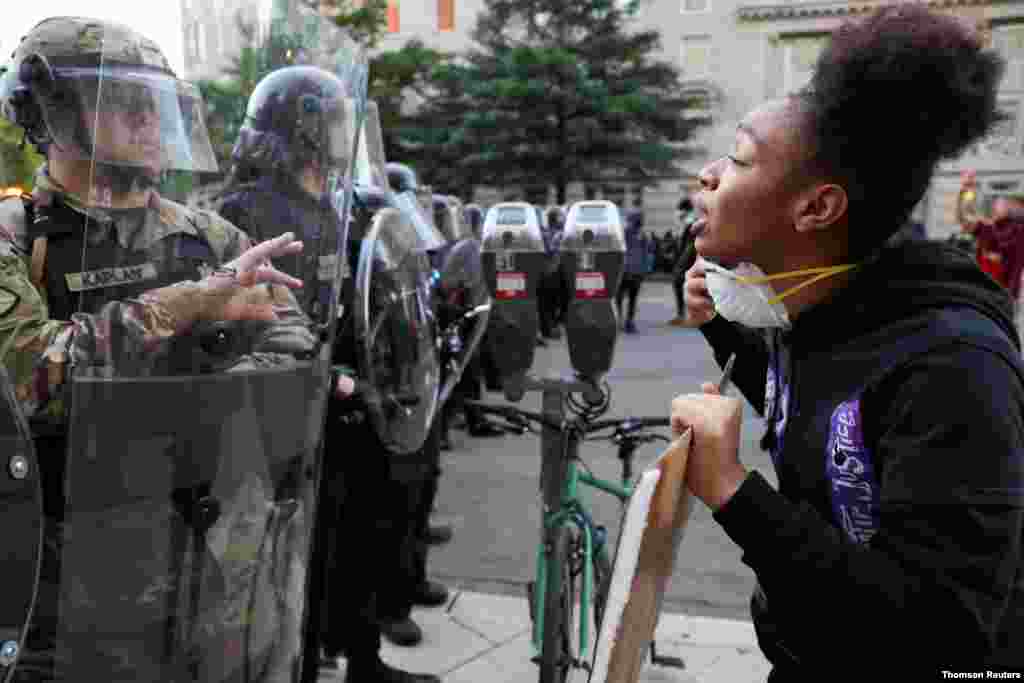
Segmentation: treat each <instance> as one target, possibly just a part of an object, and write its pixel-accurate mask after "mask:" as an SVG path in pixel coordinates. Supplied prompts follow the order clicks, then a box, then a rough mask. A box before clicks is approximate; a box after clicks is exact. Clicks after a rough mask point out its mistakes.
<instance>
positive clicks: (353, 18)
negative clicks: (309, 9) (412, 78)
mask: <svg viewBox="0 0 1024 683" xmlns="http://www.w3.org/2000/svg"><path fill="white" fill-rule="evenodd" d="M316 4H317V5H320V6H321V7H327V8H330V9H331V10H332V13H335V12H336V14H334V23H335V24H337V25H338V26H339V27H341V28H343V29H345V30H346V31H347V32H348V34H349V35H350V36H352V39H353V40H355V41H356V42H357V43H359V44H360V45H362V46H363V47H365V48H368V49H373V48H375V47H377V45H378V44H379V43H380V39H381V38H382V37H383V35H384V32H385V31H386V30H387V22H388V19H387V12H388V0H365V2H363V3H360V4H359V5H357V4H356V3H354V2H352V0H324V2H320V3H316Z"/></svg>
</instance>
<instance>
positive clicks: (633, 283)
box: [615, 273, 644, 323]
mask: <svg viewBox="0 0 1024 683" xmlns="http://www.w3.org/2000/svg"><path fill="white" fill-rule="evenodd" d="M643 283H644V278H643V276H642V275H630V274H628V273H627V274H625V275H623V276H622V285H621V286H619V291H618V293H617V294H616V296H615V307H616V308H617V309H618V310H619V317H620V318H621V317H622V300H623V298H628V301H627V302H626V306H627V313H626V322H629V323H631V322H633V320H634V319H635V318H636V300H637V299H638V298H639V297H640V286H641V285H643Z"/></svg>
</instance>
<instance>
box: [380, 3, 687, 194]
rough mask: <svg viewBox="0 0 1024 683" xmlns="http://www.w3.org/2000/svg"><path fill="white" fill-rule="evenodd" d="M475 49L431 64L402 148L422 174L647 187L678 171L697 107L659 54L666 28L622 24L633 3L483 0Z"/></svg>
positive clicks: (457, 181) (459, 188) (467, 180)
mask: <svg viewBox="0 0 1024 683" xmlns="http://www.w3.org/2000/svg"><path fill="white" fill-rule="evenodd" d="M486 4H487V8H486V10H485V11H484V12H483V13H482V14H481V15H480V17H479V19H478V23H477V26H476V28H475V30H474V31H473V34H472V35H473V39H474V41H475V43H476V46H475V47H474V49H473V50H471V51H470V52H469V53H468V54H466V55H463V56H462V57H461V59H459V60H458V61H457V62H455V61H453V62H452V63H448V64H443V65H441V66H440V68H435V69H433V71H432V78H431V80H430V82H429V83H428V85H429V86H430V87H431V88H432V90H433V96H431V97H428V98H427V99H426V101H425V102H424V105H423V106H422V107H421V108H420V110H419V111H418V112H417V113H416V115H415V116H413V117H411V119H409V120H408V122H407V123H406V124H405V125H404V126H403V127H402V130H401V135H400V139H399V142H400V145H399V147H400V150H401V152H402V153H404V154H406V155H407V156H409V157H411V159H410V160H415V161H416V162H417V169H418V170H419V172H420V174H421V176H422V177H423V178H424V179H425V180H426V182H428V183H431V184H434V185H436V186H438V187H440V188H443V189H446V190H447V191H452V192H455V193H458V194H464V193H465V192H464V188H465V187H467V186H471V185H474V184H489V185H496V186H509V185H522V186H528V185H533V186H535V185H537V184H547V185H553V186H554V187H555V188H556V191H557V193H558V196H559V201H560V202H561V201H564V200H565V191H566V186H567V185H568V184H569V183H570V182H572V181H574V180H586V181H588V182H602V181H604V182H607V181H614V180H622V181H628V182H630V183H640V184H649V183H653V182H655V181H656V180H657V178H659V177H661V176H664V175H671V174H674V173H675V172H676V168H675V161H677V160H678V159H679V158H680V152H679V149H678V147H677V146H676V144H677V143H679V142H681V141H683V140H685V139H686V138H687V137H688V136H689V135H690V134H691V133H692V130H693V125H694V124H693V123H692V122H691V121H690V120H688V119H687V118H685V117H684V116H683V113H684V111H685V110H686V109H687V108H688V107H690V106H693V105H694V104H695V102H693V101H692V99H690V98H689V97H687V96H683V95H680V94H679V93H681V92H683V88H682V84H681V83H680V79H679V74H678V72H677V70H676V69H675V67H674V66H673V65H671V64H670V63H668V62H665V61H662V60H659V59H657V58H656V57H655V52H656V51H657V50H658V46H659V34H658V33H657V32H655V31H639V32H633V31H630V30H627V29H628V27H627V25H626V21H627V19H628V17H629V14H630V13H632V12H635V11H636V2H635V0H634V1H631V2H622V1H616V0H573V1H572V2H567V1H566V0H487V3H486Z"/></svg>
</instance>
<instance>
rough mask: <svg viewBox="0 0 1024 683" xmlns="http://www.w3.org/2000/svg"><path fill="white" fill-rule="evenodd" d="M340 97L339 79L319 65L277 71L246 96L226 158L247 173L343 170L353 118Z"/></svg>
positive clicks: (349, 101) (343, 96) (345, 100)
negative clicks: (242, 117)
mask: <svg viewBox="0 0 1024 683" xmlns="http://www.w3.org/2000/svg"><path fill="white" fill-rule="evenodd" d="M346 95H347V93H346V87H345V85H344V84H343V83H342V82H341V79H339V78H338V77H337V76H335V75H334V74H332V73H330V72H329V71H325V70H324V69H321V68H319V67H316V66H308V65H303V66H287V67H284V68H281V69H277V70H276V71H274V72H272V73H270V74H269V75H267V76H265V77H264V78H263V80H261V81H260V82H259V84H258V85H257V86H256V89H255V90H253V93H252V95H251V96H250V97H249V105H248V107H247V110H246V112H245V123H244V124H243V125H242V128H241V130H240V131H239V133H238V140H237V142H235V148H234V150H233V151H232V153H231V157H232V159H233V160H234V162H235V163H236V164H237V165H238V166H239V167H241V168H242V169H246V170H249V171H252V170H255V171H258V172H269V171H273V172H281V173H285V174H288V175H291V174H295V173H298V172H300V171H301V170H302V169H303V168H305V167H308V166H310V165H312V166H315V167H316V168H317V170H318V171H319V172H320V173H321V174H322V175H323V176H325V177H326V176H328V175H330V173H331V172H333V171H339V172H342V173H343V172H344V171H345V170H347V168H348V166H349V163H350V161H351V159H352V149H351V144H352V141H353V140H354V139H355V135H353V131H352V128H353V126H354V125H355V120H356V116H357V113H356V111H355V102H354V101H353V100H352V98H350V97H347V96H346Z"/></svg>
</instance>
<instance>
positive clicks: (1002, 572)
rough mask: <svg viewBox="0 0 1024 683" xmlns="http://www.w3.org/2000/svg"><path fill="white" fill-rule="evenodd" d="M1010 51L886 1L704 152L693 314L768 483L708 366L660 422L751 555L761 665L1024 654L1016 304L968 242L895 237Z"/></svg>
mask: <svg viewBox="0 0 1024 683" xmlns="http://www.w3.org/2000/svg"><path fill="white" fill-rule="evenodd" d="M1002 71H1003V64H1002V62H1001V60H1000V59H999V57H998V56H997V55H996V54H994V53H993V52H992V51H991V50H989V49H988V48H987V47H986V45H985V42H984V38H983V36H982V35H981V34H980V33H979V32H978V31H977V30H976V29H975V28H973V27H972V26H970V25H968V24H966V23H964V22H963V21H962V20H960V19H958V18H956V17H954V16H951V15H948V14H942V13H938V12H933V11H931V10H929V9H928V8H926V7H925V6H924V5H923V4H919V3H908V4H899V5H893V6H888V7H883V8H880V9H877V10H875V11H874V12H873V13H872V14H870V15H869V16H867V17H865V18H863V19H860V20H857V21H850V22H847V23H845V24H844V25H843V26H841V27H840V28H839V29H837V30H836V31H835V32H834V33H833V35H832V37H831V40H830V41H829V44H828V45H827V46H826V47H825V49H824V51H823V52H822V54H821V56H820V57H819V59H818V62H817V64H816V67H815V71H814V74H813V77H812V79H811V81H810V83H809V85H808V86H807V87H806V88H805V89H804V90H802V91H800V92H799V93H797V94H795V95H792V96H789V97H787V98H785V99H783V100H781V101H775V102H769V103H767V104H764V105H762V106H760V107H758V108H756V109H755V110H754V111H752V112H751V113H749V114H748V115H747V116H746V118H744V119H743V121H742V122H741V123H740V124H739V126H738V128H737V131H736V138H735V144H734V146H733V148H732V150H731V151H730V152H729V154H728V155H727V156H724V157H722V158H721V159H719V160H717V161H714V162H713V163H711V164H709V165H708V166H707V167H706V168H704V169H703V170H702V172H701V174H700V182H701V186H702V187H701V191H700V192H699V194H697V195H696V197H695V204H696V206H697V209H698V211H699V212H700V218H699V219H698V221H697V223H696V224H695V225H694V228H693V229H694V231H695V234H696V248H697V251H698V252H699V254H700V255H701V257H702V258H701V259H700V260H699V261H698V262H697V263H696V264H695V265H694V266H693V267H692V268H690V270H689V271H688V272H687V282H686V305H687V313H688V316H689V317H690V319H691V320H693V321H696V322H698V323H700V330H701V332H702V333H703V334H704V336H705V338H706V339H707V341H708V342H709V344H710V346H711V348H712V350H713V351H714V355H715V358H716V360H717V361H718V362H719V364H722V365H724V363H725V361H726V359H727V358H729V357H730V356H731V355H732V354H734V353H735V354H736V364H735V372H734V375H733V378H734V382H735V384H736V386H737V387H738V388H739V390H740V391H741V392H742V394H743V396H744V397H745V398H746V399H747V400H748V401H749V402H750V404H751V405H752V406H754V407H755V408H756V409H758V411H759V412H763V416H764V418H765V421H766V427H767V428H766V432H765V436H764V439H763V441H762V446H763V447H764V448H765V449H766V450H768V451H769V452H770V454H771V457H772V460H773V463H774V466H775V470H776V473H777V476H778V482H779V485H778V489H777V490H776V488H775V487H773V486H772V485H771V484H769V483H768V482H767V481H766V480H765V479H764V478H763V477H761V476H760V475H759V474H758V473H757V472H755V471H748V470H747V468H746V467H744V465H743V464H742V463H741V461H740V458H739V443H740V424H741V403H740V401H739V400H738V399H735V398H730V397H727V396H719V395H716V390H715V388H714V387H713V386H712V385H710V384H706V385H705V386H704V387H703V389H704V393H702V394H694V395H686V396H680V397H678V398H677V399H675V401H674V402H673V406H672V410H673V413H672V420H673V429H674V430H675V431H676V432H677V433H682V432H683V431H684V430H686V429H692V430H693V448H692V452H691V454H690V461H689V466H688V467H689V469H688V471H687V485H688V487H689V489H690V490H691V492H692V493H693V494H694V495H695V496H697V497H698V498H700V499H701V500H702V501H703V502H704V503H706V504H707V505H708V506H709V507H710V508H711V510H712V511H713V513H714V518H715V520H716V521H717V522H718V523H719V524H720V525H721V526H722V527H723V529H724V530H725V532H726V533H727V534H728V535H729V537H730V538H731V539H732V540H733V541H734V542H735V543H737V544H738V545H739V546H740V548H741V549H742V551H743V556H742V560H743V562H744V563H745V564H747V565H748V566H749V567H751V568H752V569H753V571H754V573H755V575H756V577H757V582H758V585H757V588H756V590H755V592H754V596H753V598H752V601H751V609H752V616H753V620H754V625H755V628H756V631H757V634H758V639H759V643H760V646H761V649H762V650H763V651H764V653H765V655H766V656H767V658H768V659H769V661H770V662H771V664H772V666H773V668H772V673H771V675H770V677H769V680H770V681H773V682H777V681H801V680H837V679H847V678H854V677H856V678H860V679H862V680H873V679H874V678H875V677H879V676H880V672H883V671H884V672H886V674H891V673H894V672H900V673H904V672H905V673H909V674H910V676H909V679H910V680H941V679H942V678H943V674H942V671H950V672H985V671H1019V670H1021V669H1024V566H1022V535H1024V531H1022V530H1024V368H1022V365H1021V360H1020V342H1019V340H1018V337H1017V333H1016V331H1015V329H1014V324H1013V318H1012V306H1011V303H1010V300H1009V297H1008V296H1007V295H1006V293H1005V292H1004V291H1003V290H1002V288H1000V287H999V286H998V285H997V284H996V283H994V282H993V281H992V280H991V279H989V278H988V277H986V276H985V275H984V274H983V273H982V272H981V271H980V270H979V269H978V267H977V265H976V264H975V263H974V262H973V260H972V259H971V258H970V257H969V256H967V255H966V254H964V253H962V252H961V251H959V250H956V249H955V248H952V247H949V246H947V245H945V244H941V243H938V242H924V241H903V242H899V241H894V240H889V239H888V238H889V237H890V236H891V235H892V234H893V233H895V232H896V231H897V230H898V229H899V228H900V227H901V226H902V225H903V224H904V223H905V221H906V219H907V217H908V216H909V215H910V212H911V210H912V209H913V207H914V205H915V204H917V202H918V201H919V200H920V199H921V198H922V196H923V195H924V192H925V190H926V188H927V187H928V184H929V182H930V180H931V177H932V173H933V171H934V170H935V167H936V165H937V163H938V162H939V161H940V160H942V159H950V158H955V157H957V156H958V155H960V154H961V153H962V152H963V151H964V149H965V148H967V147H968V146H969V145H970V144H971V143H973V142H975V141H976V140H978V139H979V138H981V137H982V136H984V135H985V134H986V132H987V131H988V130H989V129H990V128H991V126H992V124H993V123H994V122H995V121H996V120H997V119H998V114H997V113H996V91H997V87H998V83H999V80H1000V78H1001V76H1002ZM885 677H886V678H888V677H889V676H888V675H886V676H885Z"/></svg>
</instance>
